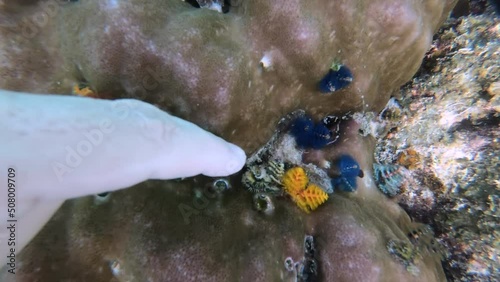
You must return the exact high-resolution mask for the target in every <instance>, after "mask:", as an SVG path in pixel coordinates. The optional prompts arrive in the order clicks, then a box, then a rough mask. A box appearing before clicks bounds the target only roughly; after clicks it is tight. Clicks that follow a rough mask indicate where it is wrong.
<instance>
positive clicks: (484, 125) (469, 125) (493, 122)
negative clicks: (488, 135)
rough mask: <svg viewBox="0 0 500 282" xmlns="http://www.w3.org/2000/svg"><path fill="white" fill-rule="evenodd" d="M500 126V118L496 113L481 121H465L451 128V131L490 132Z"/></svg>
mask: <svg viewBox="0 0 500 282" xmlns="http://www.w3.org/2000/svg"><path fill="white" fill-rule="evenodd" d="M498 126H500V116H497V115H495V114H494V113H490V114H488V115H487V116H486V117H484V118H480V119H475V120H471V119H464V120H462V121H460V122H459V123H457V124H456V125H455V126H453V127H452V128H451V131H484V130H485V129H486V131H489V130H491V129H495V128H498Z"/></svg>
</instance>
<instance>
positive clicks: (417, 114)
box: [365, 9, 500, 281]
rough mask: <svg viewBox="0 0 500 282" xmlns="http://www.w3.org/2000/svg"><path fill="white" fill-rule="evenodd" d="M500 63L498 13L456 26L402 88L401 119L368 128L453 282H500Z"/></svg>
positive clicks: (406, 203)
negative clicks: (443, 253)
mask: <svg viewBox="0 0 500 282" xmlns="http://www.w3.org/2000/svg"><path fill="white" fill-rule="evenodd" d="M499 54H500V21H499V19H498V17H495V15H494V13H493V12H492V11H491V9H490V10H487V12H486V13H485V14H480V15H474V16H467V17H463V18H460V19H450V21H448V22H447V23H446V24H445V26H444V27H443V28H442V29H441V30H440V31H439V33H438V35H437V36H436V39H435V40H434V42H433V44H432V47H431V49H430V51H429V52H428V54H427V55H426V60H425V61H424V63H423V65H422V67H423V69H421V70H420V72H419V73H420V74H419V75H418V76H416V77H415V78H414V79H413V80H412V81H411V83H409V84H408V85H406V86H405V87H403V88H402V91H401V99H400V103H401V105H402V108H403V109H402V111H401V112H400V118H399V119H397V120H390V119H387V118H385V119H384V118H375V117H371V118H372V121H374V122H372V123H370V122H367V123H365V124H367V125H366V126H365V128H366V131H367V132H368V131H370V130H372V132H378V133H379V135H378V136H379V137H380V138H379V140H378V143H377V150H376V153H375V156H376V159H377V161H378V162H380V163H382V164H384V165H385V166H387V165H390V164H399V165H402V166H404V167H406V168H407V169H408V173H405V174H403V175H404V176H405V179H404V180H403V181H402V183H401V186H402V191H401V192H400V193H401V194H400V195H398V196H396V197H395V201H397V202H399V203H400V204H402V205H403V206H404V207H405V209H406V210H407V211H408V212H409V214H410V216H412V217H414V218H416V219H418V220H419V221H423V222H426V223H429V224H431V225H432V226H433V227H434V229H435V230H436V233H437V234H436V235H437V236H438V239H439V240H440V241H441V242H442V243H444V244H445V245H446V247H447V248H448V250H449V253H448V254H447V257H446V259H445V263H444V266H445V270H446V273H447V276H448V279H449V280H450V281H498V280H500V276H499V275H500V274H499V272H498V269H500V261H499V260H498V256H499V249H500V230H499V227H498V226H500V220H499V219H500V212H499V210H498V204H499V198H498V197H499V196H498V195H499V190H500V185H499V182H498V180H499V179H500V155H499V153H498V152H499V149H500V146H499V144H500V143H499V141H500V134H499V130H498V128H499V125H500V91H499V89H500V88H499V85H500V63H499V62H500V56H499ZM369 119H370V118H367V120H369ZM373 124H378V125H373ZM374 128H375V129H376V130H373V129H374ZM380 128H384V129H383V130H380ZM380 133H381V134H380ZM375 135H376V133H375ZM389 180H391V181H395V180H394V179H390V178H389Z"/></svg>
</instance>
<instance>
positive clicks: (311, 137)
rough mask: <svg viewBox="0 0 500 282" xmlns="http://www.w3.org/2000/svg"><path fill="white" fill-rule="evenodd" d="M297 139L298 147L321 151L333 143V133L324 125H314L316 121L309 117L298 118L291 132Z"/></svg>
mask: <svg viewBox="0 0 500 282" xmlns="http://www.w3.org/2000/svg"><path fill="white" fill-rule="evenodd" d="M290 133H291V134H292V135H293V136H294V137H295V141H296V142H297V146H299V147H300V148H305V149H316V150H318V149H321V148H323V147H325V146H326V145H328V144H329V143H331V142H332V141H333V140H332V133H331V132H330V130H329V129H328V128H327V127H326V126H325V125H324V124H323V123H317V124H314V121H313V120H312V119H311V118H310V117H307V116H302V117H298V118H296V119H295V120H294V121H293V123H292V127H291V130H290Z"/></svg>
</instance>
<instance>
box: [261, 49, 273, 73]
mask: <svg viewBox="0 0 500 282" xmlns="http://www.w3.org/2000/svg"><path fill="white" fill-rule="evenodd" d="M259 63H260V65H261V66H262V67H263V68H264V69H265V70H266V69H269V68H270V67H271V63H272V60H271V55H270V54H269V53H264V56H263V57H262V59H260V62H259Z"/></svg>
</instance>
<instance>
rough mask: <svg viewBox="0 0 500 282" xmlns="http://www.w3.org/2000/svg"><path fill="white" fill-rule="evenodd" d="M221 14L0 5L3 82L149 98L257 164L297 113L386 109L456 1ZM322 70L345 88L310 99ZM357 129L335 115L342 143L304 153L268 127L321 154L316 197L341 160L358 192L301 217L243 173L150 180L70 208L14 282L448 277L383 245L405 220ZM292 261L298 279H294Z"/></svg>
mask: <svg viewBox="0 0 500 282" xmlns="http://www.w3.org/2000/svg"><path fill="white" fill-rule="evenodd" d="M224 2H225V1H224ZM231 3H232V5H231V6H230V7H229V11H228V12H227V13H219V12H217V11H214V10H210V9H197V8H194V7H193V6H191V5H190V4H189V3H186V2H183V1H178V0H169V1H159V0H155V1H139V0H128V1H125V0H124V1H114V0H107V1H97V0H93V1H91V0H89V1H76V2H75V1H70V2H64V4H63V3H60V2H56V1H46V2H44V1H22V2H16V3H14V2H8V1H5V2H0V14H1V15H2V22H1V23H0V24H1V29H0V39H1V40H0V59H1V60H0V64H1V67H0V75H1V77H2V79H0V88H5V89H11V90H20V91H30V92H38V93H39V92H43V93H55V94H63V93H70V92H71V90H72V87H73V85H75V84H80V83H85V84H86V85H88V86H89V87H90V88H91V89H93V90H95V91H96V93H98V94H100V93H106V96H107V97H110V98H131V97H132V98H139V99H141V100H144V101H147V102H150V103H151V104H154V105H157V106H158V107H159V108H161V109H163V110H167V111H168V112H170V113H171V114H173V115H175V116H179V117H181V118H184V119H186V120H189V121H192V122H194V123H195V124H197V125H199V126H200V127H202V128H204V129H207V130H210V131H212V132H214V133H216V134H217V135H219V136H221V137H223V138H224V139H226V140H228V141H230V142H233V143H236V144H237V145H239V146H241V147H243V148H244V149H245V151H246V152H247V153H252V152H254V151H255V150H257V149H258V148H260V147H261V146H263V145H265V144H268V143H267V142H268V140H269V139H270V138H271V137H272V136H273V133H274V131H275V129H276V125H277V124H278V121H279V120H281V118H282V117H283V116H285V115H286V114H288V113H290V112H292V111H293V110H296V109H299V108H303V109H305V110H306V111H307V113H308V114H310V115H311V116H312V118H314V120H321V119H322V118H323V117H325V116H327V115H331V114H334V115H336V114H344V113H347V112H349V111H351V112H355V111H379V110H381V109H382V108H383V107H384V105H385V104H386V103H387V101H388V99H389V97H390V96H391V94H393V93H395V91H397V89H398V87H399V86H401V85H402V84H403V83H405V82H406V81H407V80H409V79H410V78H411V77H412V76H413V74H414V73H415V72H416V71H417V69H418V67H419V65H420V63H421V59H422V58H423V56H424V54H425V51H426V50H427V49H428V47H429V45H430V42H431V39H432V35H433V34H434V32H435V31H436V30H437V28H438V27H439V26H440V24H441V23H442V22H443V21H444V19H445V18H446V17H447V14H448V12H449V11H450V9H451V8H452V6H453V4H454V3H455V1H453V0H447V1H439V0H427V1H416V0H390V1H389V0H376V1H362V0H355V1H347V0H345V1H327V0H316V1H299V0H293V1H290V0H279V1H278V0H277V1H265V0H258V1H239V2H238V3H236V1H231ZM41 13H45V15H46V20H45V21H43V22H42V21H41V20H40V17H37V15H40V14H41ZM41 57H43V60H41V59H40V58H41ZM334 62H337V63H340V64H342V65H345V66H346V67H348V69H349V70H350V71H351V72H352V77H353V80H352V82H351V83H350V84H349V85H348V86H346V87H345V88H343V89H340V90H338V91H335V92H333V93H322V92H321V90H320V89H319V88H318V82H319V81H320V80H321V79H322V77H324V75H325V74H326V73H328V71H329V68H330V67H331V65H332V63H334ZM359 129H360V128H359V126H358V125H357V124H356V123H355V122H354V121H352V120H349V121H344V122H343V123H342V125H341V131H340V132H341V136H340V138H339V139H338V140H337V142H335V143H334V144H330V145H327V146H326V147H325V148H324V149H322V150H321V151H320V150H306V151H301V150H302V149H300V148H296V147H295V145H296V144H295V141H294V140H293V138H288V139H287V135H288V134H285V132H284V131H280V130H281V129H280V128H278V132H277V133H276V134H277V135H275V136H279V138H281V139H279V140H284V141H283V142H284V143H280V144H285V143H286V144H288V145H289V146H291V147H294V149H293V150H291V151H289V150H285V149H283V147H280V148H281V149H282V151H279V150H278V151H276V152H273V154H275V155H279V154H282V155H285V154H286V153H287V152H295V155H293V156H292V155H290V156H287V157H288V158H293V157H296V159H295V160H294V162H296V163H302V162H303V160H302V157H306V156H307V157H308V158H310V159H316V160H318V162H315V163H310V162H304V163H302V164H301V165H303V167H305V168H306V169H308V170H310V171H314V172H315V174H313V175H312V176H311V177H310V181H311V182H313V183H314V184H316V185H318V186H319V187H321V188H322V189H325V191H327V190H328V189H332V187H331V183H330V177H329V176H328V168H327V167H328V164H329V162H333V161H335V160H336V159H338V158H340V157H341V156H342V155H345V154H348V155H350V156H352V157H353V158H354V159H355V160H356V161H357V162H358V163H359V166H360V168H361V169H362V170H363V171H365V176H364V178H357V179H356V181H357V190H356V191H355V192H352V193H343V192H339V193H337V192H336V191H335V193H334V194H333V195H331V196H329V199H328V201H326V202H325V203H324V204H323V205H322V206H320V207H319V208H317V209H316V210H314V211H312V212H311V213H310V214H305V213H304V212H302V211H301V210H300V209H297V207H296V206H295V205H294V204H290V201H282V200H281V199H280V198H273V197H274V196H273V197H271V196H269V195H268V193H267V192H266V191H259V193H257V194H252V193H249V192H247V191H246V190H245V189H243V188H242V187H241V186H242V185H241V184H240V176H234V177H231V178H229V183H230V184H231V185H230V186H231V188H229V189H227V190H224V191H223V192H217V191H214V189H213V183H214V179H208V178H206V177H196V178H192V179H185V180H179V181H168V182H167V181H162V182H160V181H148V182H145V183H142V184H139V185H137V187H133V188H131V189H127V190H124V191H119V192H114V193H111V194H110V195H107V196H106V197H100V196H89V197H84V198H80V199H76V200H73V201H68V202H66V203H65V204H64V205H63V207H62V208H61V209H60V210H59V212H58V213H57V214H56V215H55V217H54V218H53V219H52V220H51V221H50V222H49V223H48V225H47V226H46V227H45V228H44V229H43V230H42V232H41V233H40V234H39V236H37V237H36V238H35V239H34V240H33V241H32V243H30V244H29V245H28V246H27V247H26V249H25V250H24V252H23V253H22V254H21V255H20V257H19V260H20V261H21V262H22V264H21V267H20V268H19V269H18V271H19V272H18V274H17V276H16V278H17V280H18V281H32V280H34V279H35V278H37V279H40V280H43V281H57V280H64V279H72V278H74V277H78V278H79V279H82V280H88V281H90V280H91V281H110V280H112V279H118V280H119V281H145V280H148V279H149V280H151V281H200V280H205V281H231V280H235V279H237V280H238V281H276V280H289V279H290V280H294V279H297V277H299V278H300V279H302V278H301V277H318V279H320V280H322V281H347V280H352V281H443V280H444V276H443V271H442V269H441V266H440V262H439V258H437V257H436V256H434V255H433V254H430V253H426V252H420V253H418V254H416V255H415V256H412V257H411V259H412V262H411V263H412V267H413V266H414V267H415V269H418V276H415V271H412V272H409V271H407V269H406V265H404V264H402V263H400V262H399V261H398V260H395V259H394V258H393V256H392V255H391V253H390V252H389V251H388V250H387V244H388V243H389V242H390V240H394V241H395V242H406V243H408V242H409V238H408V235H407V234H408V232H410V231H411V230H413V229H414V225H415V224H414V223H413V222H411V221H410V219H409V218H408V216H407V215H406V214H405V212H404V211H402V210H401V209H400V208H399V207H398V206H397V204H395V203H393V202H391V201H389V200H387V199H386V197H385V196H384V195H383V194H382V193H380V192H379V191H378V190H377V188H376V187H375V184H374V182H373V178H372V172H371V170H372V162H373V161H372V156H373V147H374V142H373V141H372V140H370V139H369V138H365V137H362V136H359V135H358V131H359ZM287 140H288V141H289V143H287V142H285V141H287ZM290 144H292V145H290ZM285 147H286V146H285ZM291 147H286V148H291ZM277 149H278V148H277ZM297 152H298V153H297ZM262 169H264V171H266V170H265V168H262ZM280 169H281V167H280V166H279V164H276V165H275V166H274V167H273V169H272V171H273V177H274V175H275V173H276V175H279V174H280ZM259 171H262V170H261V169H260V168H259ZM270 181H271V182H275V181H274V180H273V179H272V178H270ZM320 182H321V183H320ZM323 182H324V183H323ZM215 190H217V189H215ZM332 190H333V189H332ZM97 197H100V198H99V200H96V199H97ZM254 198H257V199H259V202H257V204H255V203H254ZM254 206H258V207H259V209H258V210H255V209H254ZM269 210H272V211H270V212H268V211H269ZM261 211H264V212H261ZM70 215H71V216H70ZM306 236H312V238H314V240H313V241H314V246H315V248H314V254H313V255H312V254H311V253H310V252H311V250H310V248H307V247H306V248H305V250H304V244H305V243H304V240H305V239H304V238H310V237H306ZM309 241H310V239H308V242H309ZM47 246H48V247H47ZM35 254H36V255H35ZM287 258H292V259H293V261H297V262H299V261H300V263H301V265H297V266H298V267H297V269H299V270H300V271H298V272H296V273H293V272H290V271H288V270H287V267H285V261H287ZM304 265H314V266H315V267H312V268H310V269H312V271H311V272H310V273H309V272H307V271H306V270H307V269H308V268H307V267H304ZM304 269H306V270H304ZM314 269H316V270H314ZM415 269H413V270H415ZM2 275H4V277H2V278H5V279H8V278H9V277H8V276H6V275H7V274H6V273H2ZM311 279H312V278H311ZM311 279H309V278H308V280H311Z"/></svg>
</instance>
